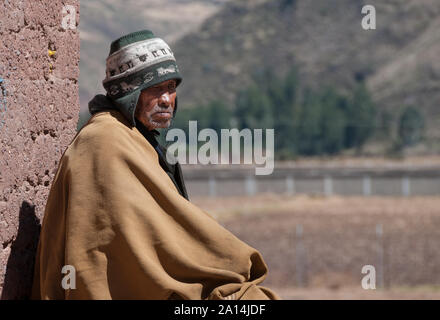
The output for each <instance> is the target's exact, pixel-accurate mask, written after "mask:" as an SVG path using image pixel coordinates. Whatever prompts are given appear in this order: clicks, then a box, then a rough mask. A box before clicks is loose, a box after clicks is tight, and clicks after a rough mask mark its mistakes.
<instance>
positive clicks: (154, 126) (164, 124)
mask: <svg viewBox="0 0 440 320" xmlns="http://www.w3.org/2000/svg"><path fill="white" fill-rule="evenodd" d="M170 125H171V120H166V121H161V122H158V121H155V122H154V123H153V124H152V125H151V126H150V128H151V129H150V130H154V129H166V128H168V127H169V126H170Z"/></svg>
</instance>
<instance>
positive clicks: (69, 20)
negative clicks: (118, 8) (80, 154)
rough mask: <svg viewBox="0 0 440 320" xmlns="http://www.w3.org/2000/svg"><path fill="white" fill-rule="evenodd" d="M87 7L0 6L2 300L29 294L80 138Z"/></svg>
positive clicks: (25, 2)
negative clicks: (46, 218)
mask: <svg viewBox="0 0 440 320" xmlns="http://www.w3.org/2000/svg"><path fill="white" fill-rule="evenodd" d="M69 6H70V7H69ZM73 8H74V10H72V9H73ZM79 9H80V8H79V0H64V1H57V0H32V1H31V0H3V1H1V2H0V37H1V41H0V78H1V79H0V82H1V83H0V86H2V90H0V149H1V154H0V294H1V297H2V299H25V298H27V297H28V295H29V291H30V288H31V282H32V272H33V264H34V257H35V250H36V246H37V243H38V236H39V230H40V221H41V220H42V217H43V213H44V207H45V204H46V200H47V196H48V193H49V188H50V185H51V182H52V179H53V177H54V175H55V172H56V169H57V165H58V161H59V159H60V158H61V156H62V153H63V152H64V150H65V148H66V147H67V145H68V144H69V143H70V141H71V140H72V138H73V137H74V135H75V133H76V124H77V120H78V111H79V98H78V77H79V54H80V41H79V31H78V29H77V26H78V24H79Z"/></svg>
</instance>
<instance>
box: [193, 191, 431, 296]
mask: <svg viewBox="0 0 440 320" xmlns="http://www.w3.org/2000/svg"><path fill="white" fill-rule="evenodd" d="M192 201H193V202H194V203H196V204H197V205H199V206H200V207H202V208H204V209H205V210H206V211H207V212H209V213H210V214H212V215H213V216H214V217H215V218H216V219H217V220H218V221H219V222H220V223H221V224H222V225H223V226H225V227H226V228H227V229H228V230H230V231H231V232H232V233H234V234H235V235H236V236H237V237H239V238H240V239H242V240H243V241H245V242H246V243H248V244H250V245H251V246H253V247H255V248H257V249H258V250H259V251H260V252H261V253H262V255H263V257H264V259H265V261H266V263H267V265H268V266H269V274H268V277H267V278H266V280H265V281H264V283H263V285H264V286H267V287H270V288H273V289H274V290H276V292H278V293H279V294H280V296H281V297H282V298H284V299H440V255H439V253H438V247H439V245H440V198H439V197H409V198H404V197H396V198H390V197H336V196H333V197H310V196H285V195H273V194H263V195H259V196H255V197H228V198H198V199H192ZM364 265H373V266H374V267H375V268H376V286H377V289H376V290H364V289H362V287H361V280H362V278H363V277H364V274H362V273H361V270H362V267H363V266H364Z"/></svg>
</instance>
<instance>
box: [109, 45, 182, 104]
mask: <svg viewBox="0 0 440 320" xmlns="http://www.w3.org/2000/svg"><path fill="white" fill-rule="evenodd" d="M169 79H176V80H177V82H178V84H179V83H180V82H181V80H182V77H181V76H180V73H179V69H178V67H177V64H176V59H175V58H174V54H173V52H172V51H171V49H170V47H169V46H168V45H167V44H166V43H165V41H163V40H162V39H160V38H152V39H147V40H143V41H138V42H134V43H131V44H129V45H126V46H124V47H122V48H121V49H119V50H118V51H116V52H114V53H112V54H111V55H109V57H108V58H107V68H106V78H105V79H104V81H103V82H102V84H103V86H104V88H105V89H106V91H107V93H108V95H109V96H110V97H111V98H114V99H118V98H120V97H122V96H124V95H126V94H129V93H130V92H133V91H134V90H136V89H139V88H141V89H143V88H147V87H150V86H153V85H155V84H157V83H160V82H162V81H166V80H169Z"/></svg>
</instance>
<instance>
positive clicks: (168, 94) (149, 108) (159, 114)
mask: <svg viewBox="0 0 440 320" xmlns="http://www.w3.org/2000/svg"><path fill="white" fill-rule="evenodd" d="M175 104H176V81H175V80H168V81H164V82H161V83H159V84H157V85H155V86H153V87H150V88H147V89H145V90H142V92H141V94H140V95H139V100H138V104H137V106H136V112H135V117H136V119H137V120H139V121H140V122H141V123H142V124H143V125H144V126H145V127H146V128H147V129H148V130H153V129H157V128H168V127H169V126H170V124H171V119H172V118H173V111H174V107H175Z"/></svg>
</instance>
